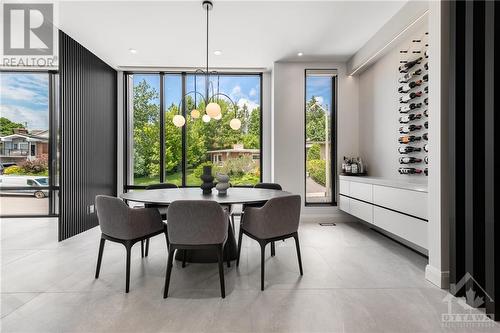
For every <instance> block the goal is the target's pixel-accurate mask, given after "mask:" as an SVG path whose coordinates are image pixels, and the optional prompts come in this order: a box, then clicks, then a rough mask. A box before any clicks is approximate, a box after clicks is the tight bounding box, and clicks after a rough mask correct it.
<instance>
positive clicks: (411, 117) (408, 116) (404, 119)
mask: <svg viewBox="0 0 500 333" xmlns="http://www.w3.org/2000/svg"><path fill="white" fill-rule="evenodd" d="M420 118H422V115H421V114H420V113H417V114H414V113H412V114H406V115H404V116H402V117H399V123H400V124H408V123H409V122H410V121H412V120H416V119H420Z"/></svg>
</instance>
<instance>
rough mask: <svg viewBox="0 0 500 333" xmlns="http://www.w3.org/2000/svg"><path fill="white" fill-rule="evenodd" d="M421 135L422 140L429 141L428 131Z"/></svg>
mask: <svg viewBox="0 0 500 333" xmlns="http://www.w3.org/2000/svg"><path fill="white" fill-rule="evenodd" d="M422 137H423V138H424V140H426V141H429V133H424V135H422Z"/></svg>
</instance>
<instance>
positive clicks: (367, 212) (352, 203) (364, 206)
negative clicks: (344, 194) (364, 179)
mask: <svg viewBox="0 0 500 333" xmlns="http://www.w3.org/2000/svg"><path fill="white" fill-rule="evenodd" d="M349 209H350V214H351V215H354V216H356V217H357V218H359V219H361V220H363V221H366V222H369V223H373V205H372V204H369V203H366V202H361V201H358V200H356V199H350V200H349Z"/></svg>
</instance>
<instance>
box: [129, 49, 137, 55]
mask: <svg viewBox="0 0 500 333" xmlns="http://www.w3.org/2000/svg"><path fill="white" fill-rule="evenodd" d="M128 51H129V52H130V53H132V54H136V53H137V50H136V49H128Z"/></svg>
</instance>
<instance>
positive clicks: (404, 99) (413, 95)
mask: <svg viewBox="0 0 500 333" xmlns="http://www.w3.org/2000/svg"><path fill="white" fill-rule="evenodd" d="M420 96H422V92H421V91H417V92H412V93H409V94H406V95H404V96H401V97H399V102H400V103H408V102H409V101H411V100H412V99H414V98H417V97H420Z"/></svg>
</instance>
